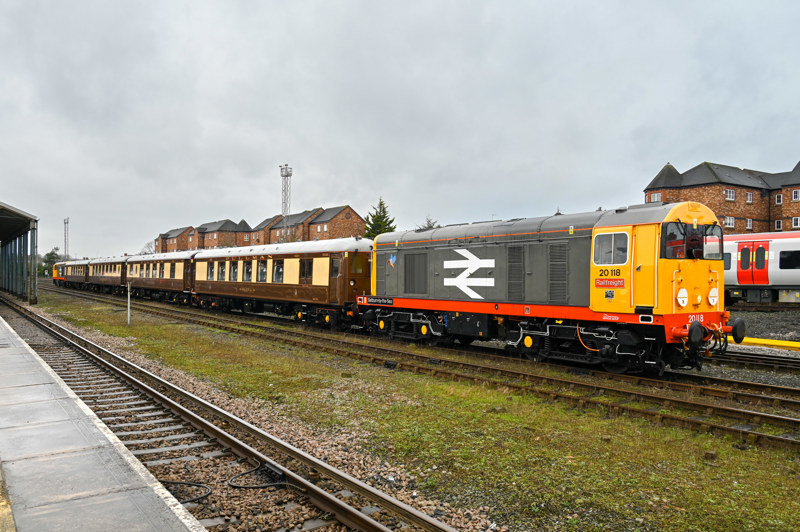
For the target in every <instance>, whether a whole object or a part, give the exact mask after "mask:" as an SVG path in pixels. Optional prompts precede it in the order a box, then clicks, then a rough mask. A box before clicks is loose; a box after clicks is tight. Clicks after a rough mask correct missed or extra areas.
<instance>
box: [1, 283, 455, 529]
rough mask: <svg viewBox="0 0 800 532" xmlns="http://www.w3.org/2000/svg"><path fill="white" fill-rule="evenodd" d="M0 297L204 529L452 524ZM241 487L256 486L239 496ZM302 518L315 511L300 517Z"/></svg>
mask: <svg viewBox="0 0 800 532" xmlns="http://www.w3.org/2000/svg"><path fill="white" fill-rule="evenodd" d="M0 300H1V301H2V303H4V304H5V305H7V306H8V307H9V308H12V309H13V310H15V311H16V312H17V313H19V315H20V316H24V318H25V319H27V320H30V321H31V322H33V323H35V324H36V326H38V327H39V328H41V329H42V330H43V331H45V332H46V335H45V336H40V337H38V338H37V339H36V340H35V341H31V345H32V347H34V348H35V349H36V350H37V352H38V353H39V354H40V356H42V358H44V359H45V360H46V361H48V363H49V364H51V367H53V369H54V370H55V371H56V372H57V373H59V375H60V376H62V379H64V380H65V382H67V383H68V385H70V387H72V388H73V390H74V391H75V392H76V394H78V395H79V396H80V397H81V398H82V399H84V401H85V402H86V403H87V405H89V406H90V408H92V409H93V410H94V411H95V412H96V414H97V415H98V417H99V418H100V419H101V420H103V421H104V423H106V425H107V426H108V427H109V428H110V429H111V430H112V431H114V432H115V433H116V434H117V435H118V437H119V438H120V439H121V440H122V441H123V443H125V445H126V446H127V447H128V448H129V449H130V450H131V452H132V453H133V454H134V455H136V456H138V457H139V458H140V460H142V462H143V463H144V464H145V465H146V466H147V467H149V468H150V469H151V471H152V472H153V474H154V475H155V476H156V478H159V479H161V480H162V482H164V483H165V484H166V487H167V488H168V489H171V490H173V491H174V492H175V493H176V496H177V497H179V498H181V499H183V500H184V501H185V502H186V504H187V505H188V507H189V509H190V511H192V512H193V513H194V514H195V516H196V517H197V518H198V519H199V520H200V521H201V523H203V524H204V526H207V527H215V526H223V527H224V526H228V525H231V524H238V525H240V526H242V525H244V526H247V525H248V524H249V525H250V526H252V527H253V528H259V527H260V528H262V529H264V528H266V529H269V528H271V527H273V526H275V523H276V522H278V523H280V522H281V518H282V515H283V514H285V522H283V523H282V525H281V526H284V527H285V528H287V529H288V528H292V527H295V526H302V527H305V529H311V528H314V527H318V526H328V525H336V523H337V521H338V523H340V524H341V525H339V526H344V527H346V528H347V529H355V530H368V531H372V530H386V531H388V530H393V529H397V528H402V529H403V530H436V531H438V530H453V529H452V528H450V527H448V526H447V525H445V524H443V523H441V522H439V521H438V520H436V519H434V518H432V517H430V516H428V515H426V514H424V513H422V512H420V511H418V510H416V509H414V508H412V507H410V506H408V505H406V504H404V503H402V502H400V501H397V500H396V499H394V498H392V497H391V496H389V495H387V494H385V493H383V492H381V491H379V490H377V489H375V488H373V487H372V486H370V485H368V484H365V483H363V482H361V481H359V480H358V479H355V478H352V477H350V476H349V475H347V474H345V473H343V472H341V471H339V470H338V469H336V468H333V467H331V466H329V465H327V464H326V463H325V462H323V461H321V460H318V459H317V458H315V457H313V456H310V455H308V454H307V453H305V452H303V451H302V450H300V449H298V448H296V447H294V446H292V445H290V444H288V443H286V442H283V441H281V440H279V439H277V438H275V437H273V436H272V435H270V434H268V433H266V432H264V431H262V430H260V429H258V428H257V427H255V426H253V425H251V424H249V423H247V422H245V421H243V420H242V419H240V418H238V417H236V416H234V415H232V414H230V413H227V412H225V411H223V410H221V409H219V408H217V407H216V406H214V405H212V404H210V403H208V402H206V401H204V400H202V399H200V398H198V397H196V396H194V395H192V394H190V393H188V392H186V391H184V390H182V389H180V388H177V387H175V386H173V385H172V384H170V383H169V382H166V381H164V380H163V379H160V378H159V377H157V376H156V375H153V374H152V373H150V372H148V371H146V370H144V369H142V368H140V367H138V366H136V365H135V364H133V363H131V362H129V361H127V360H125V359H124V358H122V357H119V356H118V355H115V354H114V353H111V352H110V351H108V350H106V349H104V348H102V347H100V346H98V345H96V344H94V343H92V342H90V341H89V340H87V339H85V338H83V337H81V336H79V335H78V334H76V333H74V332H72V331H69V330H67V329H65V328H64V327H61V326H59V325H57V324H55V323H53V322H51V321H50V320H47V319H45V318H43V317H41V316H38V315H37V314H35V313H34V312H32V311H31V310H29V309H27V308H25V307H22V306H20V305H18V304H16V303H15V302H13V301H10V300H7V299H5V298H2V297H0ZM278 457H279V458H278ZM279 462H280V463H279ZM241 491H248V492H250V491H257V492H258V493H257V494H255V495H253V496H250V497H244V496H242V494H241ZM337 494H338V496H337ZM342 496H344V497H346V498H348V500H347V501H344V500H342V498H341V497H342ZM237 504H238V505H237ZM309 508H310V509H309ZM359 508H360V509H368V511H369V515H367V514H366V513H365V512H362V511H361V510H360V509H359ZM298 515H305V516H311V517H310V518H309V519H305V520H301V521H300V522H298V517H297V516H298ZM265 519H268V524H264V520H265ZM278 528H279V526H278Z"/></svg>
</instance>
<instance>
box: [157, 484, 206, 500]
mask: <svg viewBox="0 0 800 532" xmlns="http://www.w3.org/2000/svg"><path fill="white" fill-rule="evenodd" d="M159 482H161V483H162V484H180V485H183V486H192V487H195V488H205V489H206V490H207V491H206V492H205V493H204V494H202V495H200V496H199V497H194V498H193V499H186V500H184V501H178V502H179V503H180V504H187V503H190V502H195V501H199V500H200V499H204V498H206V497H208V496H209V495H211V488H210V487H209V486H206V485H205V484H198V483H196V482H180V481H177V480H159Z"/></svg>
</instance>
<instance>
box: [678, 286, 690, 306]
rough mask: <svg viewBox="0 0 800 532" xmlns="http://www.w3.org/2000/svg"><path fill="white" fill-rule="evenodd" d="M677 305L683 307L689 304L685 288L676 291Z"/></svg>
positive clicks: (687, 292)
mask: <svg viewBox="0 0 800 532" xmlns="http://www.w3.org/2000/svg"><path fill="white" fill-rule="evenodd" d="M677 299H678V305H680V306H682V307H685V306H686V305H688V304H689V291H688V290H686V289H685V288H681V289H680V290H678V298H677Z"/></svg>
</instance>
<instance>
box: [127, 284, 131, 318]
mask: <svg viewBox="0 0 800 532" xmlns="http://www.w3.org/2000/svg"><path fill="white" fill-rule="evenodd" d="M130 324H131V282H130V281H128V326H130Z"/></svg>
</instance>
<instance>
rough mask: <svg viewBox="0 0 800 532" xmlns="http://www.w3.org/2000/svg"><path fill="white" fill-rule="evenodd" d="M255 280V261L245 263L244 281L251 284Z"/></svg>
mask: <svg viewBox="0 0 800 532" xmlns="http://www.w3.org/2000/svg"><path fill="white" fill-rule="evenodd" d="M252 280H253V261H252V260H246V261H244V270H243V271H242V281H244V282H246V283H249V282H250V281H252Z"/></svg>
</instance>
